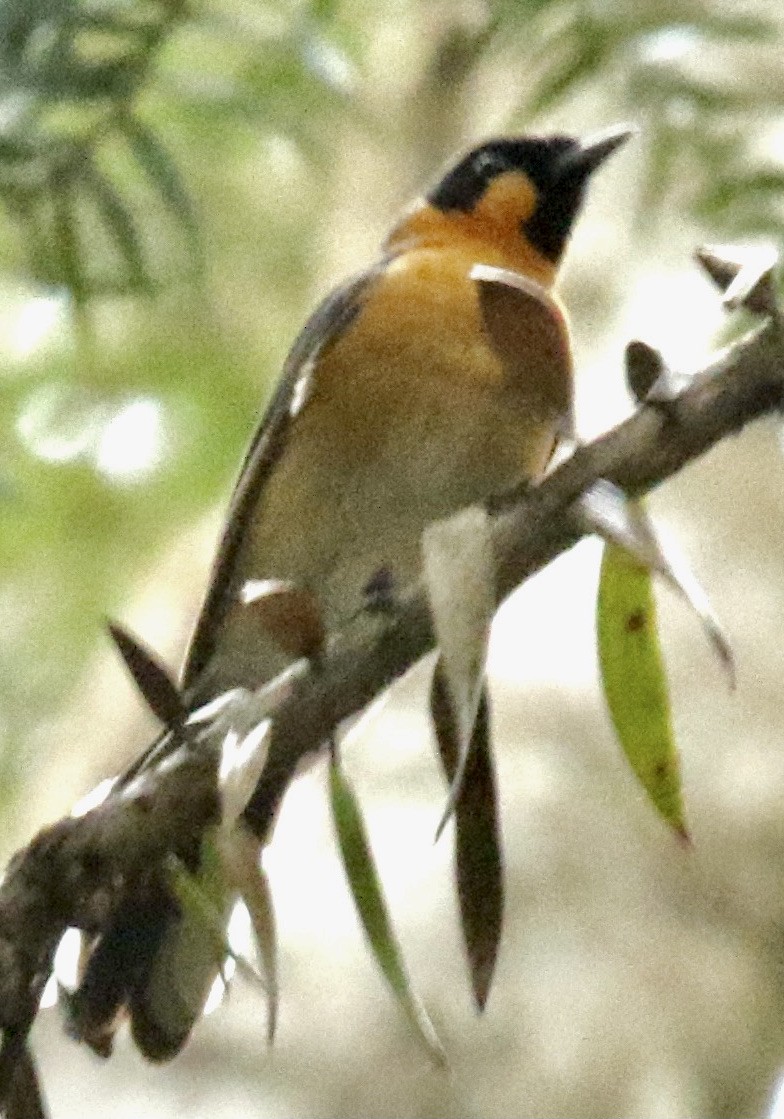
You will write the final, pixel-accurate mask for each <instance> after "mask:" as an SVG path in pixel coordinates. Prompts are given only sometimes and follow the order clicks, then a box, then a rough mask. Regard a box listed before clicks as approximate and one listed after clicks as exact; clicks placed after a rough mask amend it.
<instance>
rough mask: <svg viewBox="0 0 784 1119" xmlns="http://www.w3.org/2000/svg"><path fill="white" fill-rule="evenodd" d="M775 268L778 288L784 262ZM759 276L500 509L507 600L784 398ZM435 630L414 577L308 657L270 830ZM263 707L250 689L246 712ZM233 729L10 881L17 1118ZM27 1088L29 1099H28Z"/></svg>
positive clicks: (109, 804)
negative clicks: (73, 941) (634, 404)
mask: <svg viewBox="0 0 784 1119" xmlns="http://www.w3.org/2000/svg"><path fill="white" fill-rule="evenodd" d="M700 261H701V263H702V264H703V267H705V268H706V270H707V271H708V272H709V274H711V275H712V277H713V279H714V280H715V282H716V283H717V285H718V286H719V287H720V288H721V289H722V290H723V289H730V290H735V289H737V287H738V283H737V276H736V274H737V273H738V271H739V269H738V266H737V265H732V264H731V263H729V262H724V261H721V260H719V259H717V258H715V257H713V256H711V255H710V254H706V253H703V254H701V256H700ZM763 280H764V282H765V283H767V285H768V290H770V291H772V280H771V278H770V273H769V272H768V273H767V274H766V276H763V277H762V280H761V281H760V282H762V281H763ZM763 286H764V285H763ZM747 288H748V290H745V291H744V293H743V299H742V301H743V302H744V304H745V306H746V307H747V308H748V309H749V310H752V311H757V312H760V311H761V312H763V313H765V314H766V315H767V320H766V321H765V322H764V323H763V325H762V326H759V327H758V328H756V329H754V330H753V331H752V332H751V333H749V334H748V335H746V336H745V337H744V338H742V339H741V340H740V341H739V342H737V343H735V344H734V345H732V346H731V347H730V348H728V349H727V350H726V351H723V352H722V353H720V354H719V355H718V356H717V357H716V358H715V359H714V360H713V361H712V362H711V363H710V364H709V365H708V366H706V368H704V369H703V370H702V371H700V372H699V373H698V374H696V375H695V376H694V378H693V379H692V380H691V381H690V383H689V384H688V385H687V386H686V387H685V388H683V389H682V391H680V392H678V393H676V394H671V397H668V396H667V394H666V393H658V394H657V393H651V396H650V399H648V400H647V401H644V402H643V403H642V404H641V406H640V407H639V409H638V410H637V411H636V412H635V413H634V415H632V416H631V417H630V418H629V419H628V420H626V421H625V422H624V423H621V424H620V425H618V426H617V427H615V428H613V429H612V430H611V431H609V432H607V433H606V434H605V435H603V436H602V437H601V438H599V439H597V440H595V441H593V442H592V443H589V444H586V445H584V446H580V447H578V448H577V449H576V450H575V451H574V453H573V454H572V455H571V456H570V457H569V458H568V459H567V460H566V461H565V462H564V463H563V464H562V465H560V466H559V467H558V468H557V469H555V470H553V471H552V473H551V474H550V475H549V476H547V477H546V478H545V479H544V480H543V481H542V482H540V483H539V484H537V485H535V486H532V487H530V488H528V489H526V490H525V491H523V492H521V493H520V494H517V495H514V496H513V498H510V499H509V500H505V501H504V507H503V508H502V509H499V510H498V511H496V513H495V514H494V517H493V545H494V549H495V558H496V574H497V583H496V592H497V601H498V602H499V603H500V602H501V601H502V600H503V599H504V598H506V596H507V595H509V593H510V592H511V591H512V590H513V589H514V588H515V587H517V586H518V585H519V584H520V583H521V582H523V581H524V580H525V579H527V578H528V577H529V576H531V575H532V574H534V573H535V572H537V571H539V570H540V569H541V568H543V567H545V566H546V565H547V564H548V563H550V562H551V560H553V559H554V558H555V557H556V556H557V555H559V554H560V553H561V552H565V551H566V550H568V549H569V548H571V547H572V546H573V545H574V544H575V543H576V542H577V541H578V540H579V539H580V538H581V537H582V536H583V535H585V533H586V531H587V528H586V526H585V523H584V521H583V520H582V519H581V518H580V516H579V513H578V511H577V509H576V502H577V501H578V500H579V498H580V497H581V496H582V495H583V494H584V493H586V491H587V490H588V489H589V488H590V487H591V486H592V485H593V484H594V483H596V482H597V481H599V480H600V479H607V480H609V481H611V482H613V483H615V484H616V485H617V486H619V487H620V488H621V489H622V490H624V491H626V493H628V494H629V495H632V496H637V495H642V494H644V493H646V492H648V491H650V490H652V489H654V488H655V487H656V486H658V485H660V484H661V483H662V482H663V481H665V480H666V479H667V478H669V477H671V476H672V475H673V474H675V473H677V472H678V471H679V470H680V469H681V468H682V467H683V466H685V465H686V464H687V463H689V462H691V461H693V460H694V459H696V458H697V457H699V456H700V455H702V454H703V453H704V452H705V451H707V450H708V449H709V448H710V447H712V446H714V445H715V444H716V443H718V442H719V441H721V440H722V439H724V438H725V437H727V436H728V435H731V434H733V433H735V432H738V431H740V430H741V428H743V427H744V426H745V425H746V424H747V423H749V422H750V421H751V420H754V419H756V418H758V417H760V416H763V415H765V414H768V413H771V412H775V411H777V410H778V409H780V408H781V406H782V403H783V402H784V336H783V335H782V326H781V323H780V320H779V317H778V313H777V311H776V310H775V308H774V307H773V306H772V300H770V299H766V298H764V294H765V293H764V290H763V291H762V295H761V288H760V283H757V284H756V285H754V284H750V285H747ZM433 644H434V635H433V628H432V622H431V619H430V613H429V609H428V604H427V596H426V593H425V591H424V590H423V588H422V587H420V586H413V587H411V588H403V589H402V590H401V592H400V594H399V595H396V597H395V601H394V607H393V609H391V610H390V611H378V612H376V613H371V614H369V615H367V616H364V617H362V618H359V619H357V621H356V623H355V624H354V625H352V626H351V627H349V628H348V629H347V630H346V631H345V632H343V633H341V634H339V635H337V636H336V637H335V638H334V639H333V640H332V641H331V642H330V644H329V646H328V648H327V650H326V652H325V654H324V655H323V656H322V657H320V658H319V662H318V664H317V665H314V664H308V663H307V662H301V663H300V664H299V665H298V666H297V669H296V671H295V672H294V673H293V674H292V676H291V682H290V687H289V688H288V689H287V690H286V691H285V692H284V693H283V698H282V700H281V701H280V702H278V703H276V704H275V709H274V712H273V730H272V738H271V743H270V753H269V758H268V761H267V765H266V768H265V771H264V774H263V776H262V779H261V781H260V782H259V784H258V786H257V787H256V790H255V792H254V794H253V796H252V798H251V800H250V802H249V804H248V807H247V809H246V813H245V815H246V818H247V820H248V823H249V824H250V825H251V827H252V828H253V829H254V830H255V831H256V832H257V833H258V834H264V833H265V832H266V831H267V829H268V827H269V825H270V823H271V821H272V819H273V817H274V813H275V810H276V808H277V805H278V803H279V801H280V798H281V796H282V795H283V793H284V792H285V789H286V787H287V786H288V784H289V783H290V781H291V780H292V777H293V775H294V774H295V771H296V769H297V766H298V764H299V763H300V761H301V760H302V759H303V757H304V756H305V755H306V754H308V753H311V752H313V751H314V750H317V749H318V748H319V747H320V745H321V744H322V743H324V742H325V741H327V740H328V739H329V737H330V734H331V733H332V732H333V731H334V729H335V727H336V726H337V725H338V724H339V723H340V722H341V721H342V720H343V719H345V718H347V717H348V716H350V715H352V714H354V713H355V712H357V711H360V710H361V709H362V708H364V707H365V706H366V705H367V704H368V703H369V702H370V701H371V700H372V699H373V698H374V696H376V695H377V694H378V693H379V692H380V691H382V690H383V689H384V688H385V687H387V686H388V685H389V684H390V683H392V681H394V680H395V679H396V678H397V677H399V676H400V675H401V674H402V673H403V672H405V670H406V669H407V668H408V667H409V666H410V665H412V664H413V663H414V662H415V661H416V660H418V659H419V658H420V657H422V656H423V655H424V654H425V653H427V652H428V651H429V650H430V649H431V648H432V647H433ZM247 713H248V712H247V697H246V701H245V710H244V713H243V720H244V719H245V718H247ZM225 729H226V722H225V712H224V718H223V719H222V720H221V722H220V726H216V727H215V728H214V729H213V730H210V729H209V728H208V730H207V732H206V734H203V735H202V741H201V742H200V745H199V748H198V749H197V750H194V749H190V748H188V747H187V746H183V747H181V748H180V749H179V750H178V752H177V753H175V754H174V755H173V756H172V757H170V758H169V759H168V761H167V762H166V763H165V764H163V765H160V766H157V767H153V768H151V769H149V770H147V771H145V772H143V773H142V774H141V775H140V776H139V777H138V778H136V779H135V780H134V781H133V782H131V783H130V784H129V785H127V786H126V787H125V788H123V789H122V790H120V791H118V792H117V793H115V794H112V795H110V796H109V797H108V798H107V799H106V800H105V801H104V803H103V804H101V805H100V806H98V807H97V808H95V809H93V810H91V811H90V812H88V813H87V814H86V815H84V816H81V817H79V818H67V819H64V820H61V821H59V822H58V823H56V824H54V825H53V826H51V827H48V828H46V829H44V830H43V831H42V832H41V833H40V834H39V835H38V836H37V837H36V838H35V839H34V840H33V841H32V842H31V843H30V844H29V845H28V846H27V847H26V848H24V849H23V850H22V851H20V852H18V853H17V854H16V855H15V856H14V858H13V859H12V861H11V863H10V865H9V867H8V869H7V871H6V875H5V878H4V880H3V882H2V885H1V886H0V1028H2V1031H3V1046H2V1050H1V1051H0V1109H3V1108H4V1109H5V1114H7V1115H8V1116H13V1115H22V1114H33V1113H35V1108H36V1106H37V1104H35V1103H30V1101H31V1100H36V1101H37V1100H39V1097H38V1094H37V1087H36V1083H35V1073H34V1069H33V1065H32V1059H31V1057H30V1055H29V1053H28V1051H27V1048H26V1038H27V1034H28V1032H29V1029H30V1026H31V1025H32V1022H33V1020H34V1018H35V1015H36V1013H37V1007H38V1001H39V998H40V994H41V991H42V989H43V985H44V983H45V981H46V978H47V976H48V975H49V973H50V971H51V968H52V960H53V955H54V951H55V949H56V947H57V944H58V942H59V940H60V938H61V936H62V934H63V932H64V931H65V929H66V928H67V927H68V926H76V927H79V928H81V929H83V930H85V931H86V932H88V933H91V934H96V933H98V932H99V931H100V930H101V928H102V927H104V926H105V924H106V922H107V921H108V919H109V918H110V916H111V915H112V913H113V912H114V910H115V908H116V906H117V905H118V903H119V900H120V898H121V897H122V896H125V894H126V891H127V890H128V888H129V886H130V885H132V884H139V885H140V886H141V887H142V888H143V883H144V881H145V876H146V875H147V876H148V875H149V874H150V873H151V868H159V867H160V866H161V865H162V864H163V862H164V860H165V859H166V858H167V857H169V856H171V855H172V854H176V855H178V856H180V857H181V858H187V856H188V854H189V853H192V852H193V850H194V849H198V844H199V841H200V838H201V835H202V833H203V831H204V829H205V828H206V827H207V826H208V825H210V824H211V823H214V822H215V821H216V819H217V817H218V814H219V799H218V789H217V766H218V760H219V756H220V746H221V741H222V739H223V737H224V736H225ZM22 1097H24V1098H25V1099H26V1100H27V1101H28V1103H27V1105H26V1106H27V1107H28V1111H22V1110H19V1104H18V1102H17V1103H15V1102H14V1101H15V1100H16V1101H18V1100H19V1099H21V1098H22ZM30 1108H32V1111H30V1110H29V1109H30ZM15 1109H16V1110H15ZM38 1113H39V1114H43V1111H42V1110H39V1111H38Z"/></svg>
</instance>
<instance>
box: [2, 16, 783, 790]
mask: <svg viewBox="0 0 784 1119" xmlns="http://www.w3.org/2000/svg"><path fill="white" fill-rule="evenodd" d="M782 57H784V56H782V51H781V28H780V12H779V10H778V9H777V7H776V6H775V5H773V4H764V3H750V4H748V5H745V6H741V5H739V4H737V3H734V2H730V0H726V2H719V0H713V2H710V0H689V2H687V3H680V2H679V3H677V4H676V3H673V2H664V0H647V2H646V3H645V4H644V5H640V4H639V3H638V2H637V0H625V2H622V3H618V4H612V5H607V4H602V3H600V2H597V0H594V2H590V0H585V2H574V0H495V2H488V3H483V2H481V0H459V2H454V3H447V2H445V0H444V2H434V0H399V2H398V3H397V4H395V5H392V6H386V5H377V4H373V3H370V0H346V2H344V3H338V2H335V0H313V2H311V3H307V2H304V0H302V2H296V0H268V2H266V3H264V2H261V0H190V2H188V0H0V223H2V236H1V237H0V246H2V247H1V248H0V268H1V269H2V273H0V295H1V296H2V299H0V350H1V352H2V365H3V378H2V381H0V393H2V404H3V410H2V416H3V425H4V429H3V440H2V457H0V499H1V500H2V503H1V504H0V515H1V516H2V533H1V536H0V539H2V544H1V545H0V548H1V549H2V550H1V551H0V562H1V563H2V572H3V584H2V587H3V592H2V595H0V603H1V604H2V619H3V623H4V635H5V640H4V642H3V646H2V649H1V650H0V665H1V667H2V672H3V678H4V680H5V687H4V691H5V703H4V710H3V724H2V726H0V732H1V733H2V734H3V743H4V746H3V751H2V755H1V756H2V759H3V761H2V766H3V772H4V775H5V776H6V780H5V782H4V784H3V788H4V789H6V790H7V793H8V795H9V796H11V795H12V794H13V792H14V790H15V789H16V788H17V785H16V782H15V781H14V780H11V778H12V777H15V776H19V775H21V774H22V773H23V772H24V770H25V768H26V766H27V765H28V764H29V763H30V751H31V749H32V745H31V742H32V739H31V737H30V734H31V729H32V726H33V725H36V726H40V725H41V724H44V725H45V724H46V721H47V720H48V719H49V718H51V716H52V715H53V713H54V712H56V710H57V709H58V708H59V707H60V706H61V705H62V704H63V702H64V698H65V697H66V696H67V694H68V690H69V688H70V687H71V686H72V685H73V684H74V682H75V681H76V680H77V678H78V676H79V673H80V672H81V671H82V669H83V666H84V663H85V658H86V656H87V654H88V653H89V651H90V650H91V649H92V648H93V647H94V644H95V641H96V638H97V636H98V634H99V631H100V628H101V624H102V623H101V618H102V616H103V615H104V614H106V613H110V614H116V613H121V612H122V610H123V608H124V605H125V602H126V599H127V598H128V596H129V594H130V593H131V588H132V586H133V582H134V580H135V579H137V578H138V577H139V575H140V573H141V572H142V570H143V569H144V565H145V564H149V563H151V562H152V560H153V558H154V557H155V556H156V555H159V554H160V553H161V550H162V549H163V548H164V546H165V544H166V543H167V541H169V540H170V539H171V538H172V537H173V535H174V534H176V533H177V532H178V531H180V530H182V528H183V527H184V526H186V525H188V524H190V523H192V522H193V520H194V519H195V518H196V517H197V516H198V515H199V514H200V513H202V512H204V511H206V510H207V509H208V508H210V507H211V506H212V505H213V504H214V503H215V502H216V501H217V500H218V498H219V497H220V495H221V494H223V493H225V490H226V487H227V486H228V484H229V481H230V478H231V475H232V472H233V471H234V469H235V465H236V463H237V462H238V461H239V458H240V454H241V450H242V445H243V442H244V440H245V439H246V438H247V437H248V435H249V433H250V430H251V428H252V425H253V422H254V416H255V414H256V413H257V411H258V409H259V407H260V405H261V403H262V401H263V398H264V396H265V394H266V392H267V391H268V386H269V384H270V382H271V380H272V379H274V377H275V375H276V371H277V369H278V368H279V367H280V361H281V359H282V356H283V353H284V351H285V348H286V345H287V342H288V341H289V340H290V339H291V338H292V337H293V334H294V332H295V330H296V327H297V325H298V322H299V321H301V319H302V316H303V314H304V313H305V311H306V309H307V304H308V301H309V299H310V298H311V297H312V293H311V291H310V290H309V289H310V287H311V285H313V284H314V283H315V282H319V283H322V282H324V281H326V280H327V279H328V278H329V277H330V276H332V278H333V279H334V278H336V277H335V276H334V274H333V273H332V269H333V268H334V267H335V262H336V260H337V261H340V263H341V266H342V264H343V256H344V255H345V256H347V257H349V256H350V255H351V252H352V251H353V248H354V246H353V244H352V245H348V246H347V247H346V249H345V254H344V253H343V251H342V250H343V246H342V240H343V239H344V237H345V231H346V230H348V231H349V232H350V233H351V234H352V235H353V234H355V233H356V234H357V241H358V242H362V236H361V235H362V234H364V226H363V223H364V224H373V223H374V222H376V221H378V223H379V225H380V226H383V223H384V222H385V220H386V218H387V216H388V215H387V214H386V213H380V212H378V210H379V207H381V208H384V207H388V208H389V210H391V208H392V207H393V206H394V205H397V204H399V203H400V201H401V200H402V199H403V198H404V196H405V193H406V192H407V191H409V190H410V189H412V188H415V187H416V185H417V184H418V183H420V182H421V181H422V179H423V178H427V176H428V175H431V174H432V173H433V171H434V170H435V168H436V167H437V166H438V164H439V163H440V161H441V160H442V159H443V158H444V157H445V156H446V155H448V154H449V152H450V151H451V150H453V149H454V147H455V146H458V145H459V144H460V143H463V142H465V141H466V140H467V139H469V138H470V137H472V136H473V135H474V134H478V133H480V132H482V131H487V130H489V129H493V130H498V129H499V128H509V129H512V128H527V127H542V128H544V127H552V126H553V125H555V126H558V127H565V126H566V127H568V126H570V122H574V123H573V124H571V126H572V127H579V128H583V127H584V126H585V125H587V124H590V123H591V122H594V123H596V124H602V123H606V122H607V121H608V119H613V118H614V117H616V116H617V114H618V106H619V104H620V105H621V107H622V112H623V113H624V114H625V115H626V116H628V117H629V118H630V119H633V120H635V121H637V122H639V124H640V125H641V127H642V130H643V144H642V150H643V152H644V158H643V159H641V160H640V163H641V172H640V183H639V202H638V207H637V210H638V213H639V214H640V216H641V218H644V219H645V221H647V222H648V224H649V226H650V225H654V226H655V225H656V223H657V222H662V221H664V222H666V221H667V220H669V219H668V217H667V215H668V213H671V212H672V211H673V210H675V209H677V212H678V213H682V214H689V215H690V216H691V218H692V219H693V220H696V221H698V222H699V223H701V225H702V226H703V227H704V230H705V235H706V236H708V237H711V238H720V237H738V236H741V235H746V234H758V233H765V234H766V235H768V236H772V237H778V236H779V235H780V233H781V232H782V229H784V212H783V211H782V207H781V204H780V201H779V199H780V193H781V186H782V181H783V177H784V161H782V162H780V161H779V159H778V155H779V153H780V152H781V151H782V145H784V136H782V134H781V130H780V124H779V121H778V117H779V115H780V110H781V99H782V92H781V91H782V89H784V81H782V77H783V76H784V75H782ZM485 101H487V102H488V104H490V105H492V106H494V108H493V110H492V113H488V114H487V115H486V116H482V115H481V107H482V106H483V105H484V104H485ZM499 106H500V108H499ZM610 112H611V113H612V117H608V115H607V114H608V113H610ZM783 158H784V157H783ZM365 195H366V196H367V197H368V199H369V200H370V201H369V203H368V206H369V211H368V212H364V213H363V212H362V210H361V206H360V204H359V199H360V198H361V197H363V196H365ZM355 204H356V209H355V210H352V217H351V219H350V220H349V221H348V222H346V221H345V219H343V220H341V218H340V215H341V213H342V211H343V209H344V208H345V207H347V206H348V207H350V208H351V207H354V206H355ZM109 767H110V768H111V766H109Z"/></svg>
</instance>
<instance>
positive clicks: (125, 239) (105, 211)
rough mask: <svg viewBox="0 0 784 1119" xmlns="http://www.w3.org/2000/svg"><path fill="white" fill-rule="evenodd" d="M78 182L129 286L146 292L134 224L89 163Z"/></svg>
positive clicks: (114, 192) (146, 279) (117, 196)
mask: <svg viewBox="0 0 784 1119" xmlns="http://www.w3.org/2000/svg"><path fill="white" fill-rule="evenodd" d="M80 181H81V183H82V185H83V187H84V188H85V190H86V192H87V193H88V194H89V195H90V196H92V198H93V199H94V201H95V204H96V207H97V209H98V213H99V214H100V216H101V218H102V220H103V223H104V225H105V226H106V228H107V230H108V232H109V235H110V236H111V238H112V239H113V240H114V242H115V244H116V245H117V249H118V251H119V253H120V256H121V258H122V260H123V261H124V263H125V265H126V267H127V269H128V276H129V279H130V282H131V286H132V287H133V289H134V290H136V291H149V290H150V288H151V284H150V278H149V276H148V274H147V267H146V265H145V262H144V254H143V253H142V247H141V241H140V239H139V234H138V231H137V228H136V223H135V221H134V218H133V216H132V215H131V212H130V210H129V209H128V208H127V206H126V205H125V203H124V202H123V200H122V198H121V197H120V194H119V193H118V191H117V190H115V188H114V187H113V186H112V184H111V183H110V182H109V180H108V179H107V178H105V177H104V176H103V175H102V174H101V172H100V171H99V170H98V168H97V167H96V166H95V164H94V163H93V161H92V160H91V159H87V160H85V161H84V163H83V164H82V166H81V168H80Z"/></svg>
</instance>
